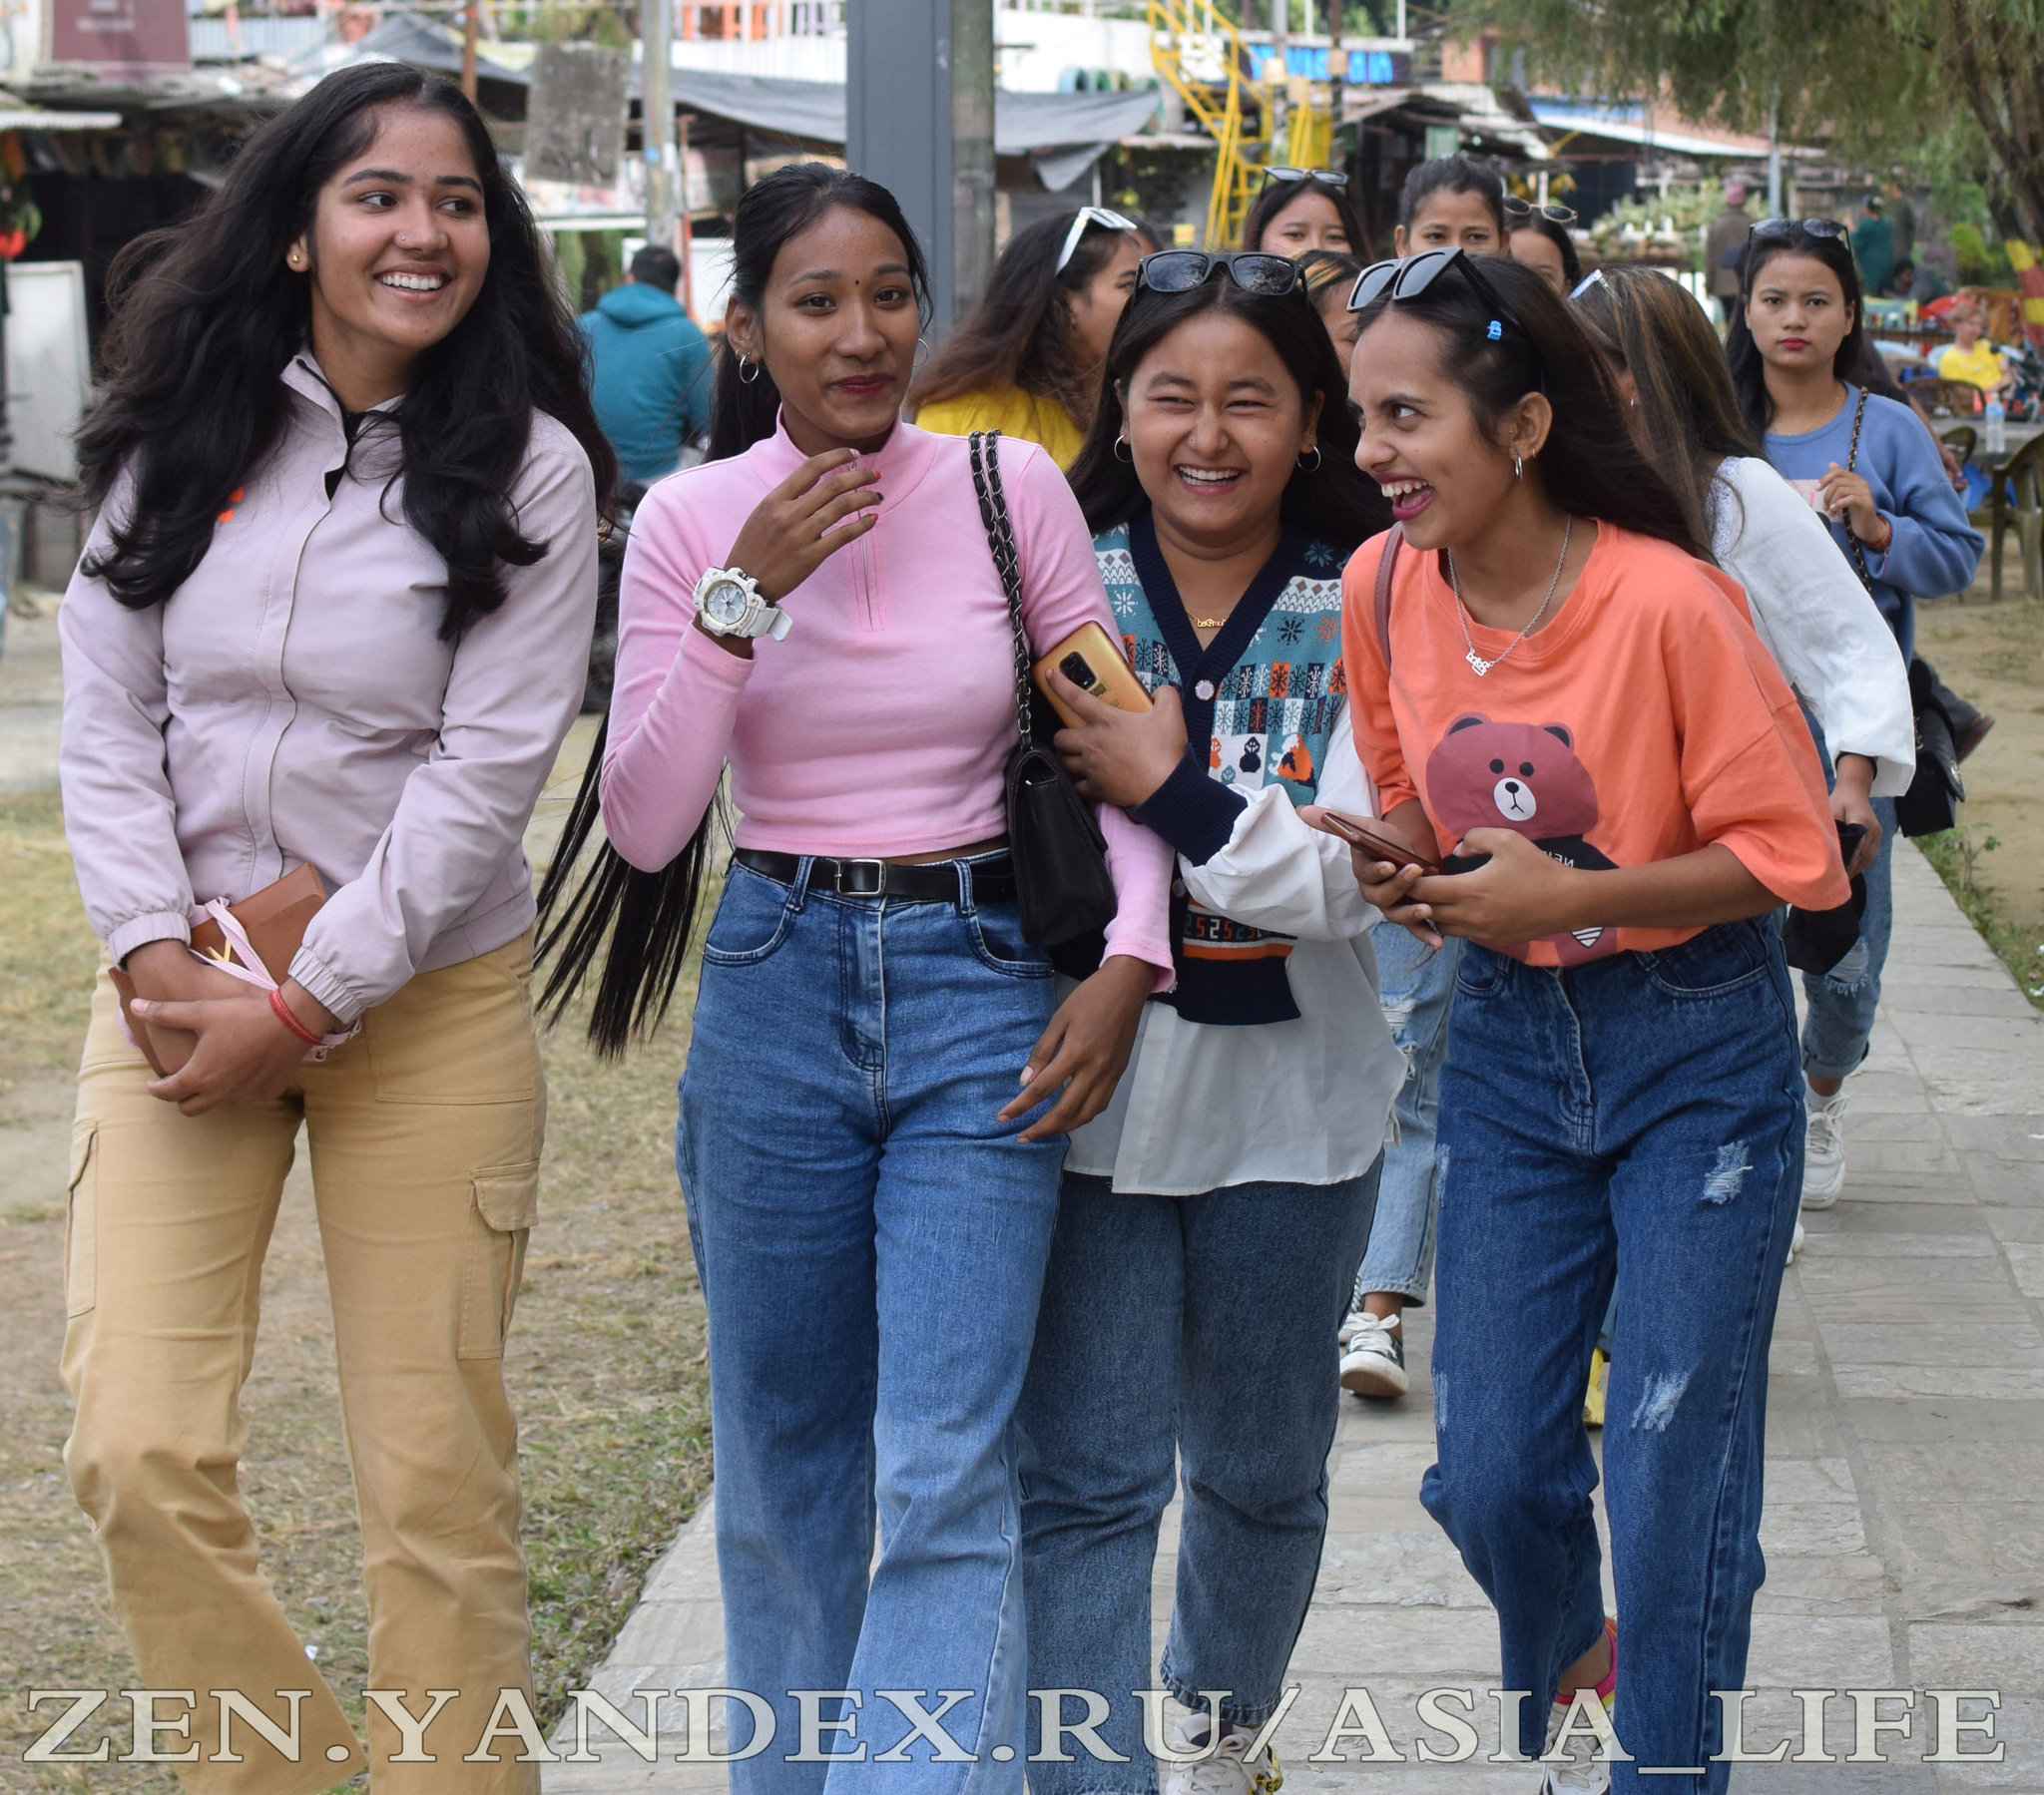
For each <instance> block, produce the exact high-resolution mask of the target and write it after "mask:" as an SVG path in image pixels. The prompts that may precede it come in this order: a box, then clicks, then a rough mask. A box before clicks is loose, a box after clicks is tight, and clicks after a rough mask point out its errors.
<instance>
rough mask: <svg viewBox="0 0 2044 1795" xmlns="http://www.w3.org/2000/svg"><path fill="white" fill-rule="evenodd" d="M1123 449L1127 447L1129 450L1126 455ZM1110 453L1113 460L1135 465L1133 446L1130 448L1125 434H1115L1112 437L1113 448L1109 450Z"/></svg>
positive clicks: (1131, 465)
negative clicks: (1114, 436) (1115, 435)
mask: <svg viewBox="0 0 2044 1795" xmlns="http://www.w3.org/2000/svg"><path fill="white" fill-rule="evenodd" d="M1124 449H1128V451H1129V452H1128V453H1127V454H1126V455H1124V454H1123V453H1122V451H1123V450H1124ZM1110 453H1111V454H1112V455H1113V456H1114V458H1115V460H1117V461H1119V462H1123V463H1126V464H1127V465H1128V466H1130V467H1134V466H1135V465H1136V451H1135V450H1134V449H1133V448H1130V446H1129V439H1128V438H1127V437H1125V436H1117V437H1116V438H1115V439H1114V448H1113V449H1112V450H1111V451H1110Z"/></svg>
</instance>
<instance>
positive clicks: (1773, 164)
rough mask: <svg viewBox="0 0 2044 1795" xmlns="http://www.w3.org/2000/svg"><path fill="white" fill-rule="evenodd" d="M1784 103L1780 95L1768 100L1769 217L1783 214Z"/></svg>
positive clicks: (1774, 217) (1773, 217)
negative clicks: (1782, 115) (1782, 116)
mask: <svg viewBox="0 0 2044 1795" xmlns="http://www.w3.org/2000/svg"><path fill="white" fill-rule="evenodd" d="M1781 114H1782V103H1781V98H1780V96H1779V95H1776V96H1773V97H1771V98H1770V99H1769V101H1768V217H1769V218H1771V219H1779V218H1780V217H1781V216H1782V118H1781Z"/></svg>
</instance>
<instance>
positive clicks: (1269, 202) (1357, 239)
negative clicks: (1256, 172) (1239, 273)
mask: <svg viewBox="0 0 2044 1795" xmlns="http://www.w3.org/2000/svg"><path fill="white" fill-rule="evenodd" d="M1300 194H1318V195H1319V196H1320V198H1321V199H1323V200H1327V201H1330V202H1332V204H1333V207H1334V214H1335V216H1336V217H1337V218H1338V219H1340V221H1341V228H1342V229H1343V230H1344V231H1345V232H1347V235H1348V246H1349V248H1350V249H1352V250H1353V251H1354V252H1355V253H1356V254H1357V255H1365V254H1367V253H1368V252H1369V238H1368V237H1367V236H1366V235H1365V234H1364V233H1363V228H1362V221H1361V220H1360V219H1358V218H1357V217H1356V216H1355V208H1354V207H1353V206H1352V205H1350V204H1349V200H1348V193H1347V190H1346V189H1345V188H1338V187H1329V186H1328V185H1327V183H1326V182H1324V181H1315V180H1313V179H1312V178H1311V177H1310V176H1308V177H1307V178H1306V179H1305V180H1303V181H1274V182H1272V183H1271V185H1270V186H1269V187H1267V188H1265V189H1264V191H1263V192H1262V193H1261V194H1259V195H1258V196H1257V203H1256V205H1254V206H1252V207H1251V208H1250V216H1249V217H1248V218H1247V219H1245V220H1244V221H1243V225H1242V246H1243V247H1244V248H1245V249H1261V248H1262V247H1263V246H1264V232H1265V231H1266V230H1268V229H1269V228H1270V227H1271V221H1272V220H1273V219H1275V218H1276V217H1277V216H1278V214H1279V213H1280V212H1282V211H1283V210H1284V209H1285V208H1286V207H1287V206H1289V205H1290V204H1291V203H1292V201H1294V200H1296V199H1297V198H1298V197H1299V195H1300Z"/></svg>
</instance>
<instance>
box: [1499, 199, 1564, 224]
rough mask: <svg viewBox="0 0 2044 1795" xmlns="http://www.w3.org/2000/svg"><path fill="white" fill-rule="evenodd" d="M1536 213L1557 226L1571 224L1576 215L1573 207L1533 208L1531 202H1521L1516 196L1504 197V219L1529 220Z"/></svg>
mask: <svg viewBox="0 0 2044 1795" xmlns="http://www.w3.org/2000/svg"><path fill="white" fill-rule="evenodd" d="M1536 212H1537V213H1538V214H1539V215H1540V216H1541V217H1542V218H1543V219H1551V220H1552V221H1553V222H1554V223H1555V224H1574V223H1575V222H1576V213H1575V209H1574V208H1573V207H1570V206H1535V205H1534V204H1533V202H1532V201H1531V200H1522V199H1520V198H1519V196H1518V195H1517V194H1507V195H1505V217H1506V218H1508V219H1530V218H1531V217H1532V216H1533V215H1534V214H1535V213H1536Z"/></svg>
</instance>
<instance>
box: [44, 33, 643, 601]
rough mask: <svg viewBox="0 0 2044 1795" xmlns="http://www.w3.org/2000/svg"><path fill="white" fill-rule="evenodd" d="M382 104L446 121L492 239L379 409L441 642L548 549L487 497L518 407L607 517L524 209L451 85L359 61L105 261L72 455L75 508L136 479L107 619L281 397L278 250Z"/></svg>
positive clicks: (572, 354) (560, 329) (294, 305)
mask: <svg viewBox="0 0 2044 1795" xmlns="http://www.w3.org/2000/svg"><path fill="white" fill-rule="evenodd" d="M399 107H411V108H415V109H418V110H420V111H425V112H437V113H441V114H444V115H445V116H446V117H447V118H449V119H452V120H453V121H454V123H455V124H456V125H457V126H458V127H459V128H460V131H461V134H462V137H463V140H464V141H465V142H466V144H467V146H468V151H469V155H470V157H471V158H472V159H473V161H474V163H475V170H476V176H477V179H478V180H479V181H480V182H481V183H482V191H483V218H484V222H485V223H486V224H487V225H488V227H489V233H490V265H489V271H488V272H487V274H486V275H485V276H484V278H483V282H482V286H481V289H480V290H479V291H478V292H477V294H476V298H475V303H474V304H473V305H472V306H470V308H469V310H468V314H467V315H466V316H465V317H464V318H463V319H462V320H461V322H460V323H458V324H457V325H455V327H454V328H453V330H451V331H450V332H449V333H448V334H447V336H446V337H445V338H444V339H442V340H441V341H440V342H438V343H435V344H434V345H433V346H432V347H431V348H430V349H428V350H426V351H425V353H424V354H422V355H421V356H420V357H419V359H418V363H417V367H416V369H415V371H414V373H413V375H412V381H411V385H410V387H409V389H408V390H407V391H406V393H405V396H404V399H403V402H402V404H401V405H400V406H399V408H398V412H397V425H398V436H399V439H400V441H401V444H402V462H401V477H402V480H403V487H404V517H405V521H406V522H407V523H409V524H410V525H411V527H412V528H413V529H414V530H416V531H417V532H418V533H419V535H420V536H422V537H424V538H425V540H426V541H427V542H428V543H430V544H431V545H432V546H433V548H434V550H435V551H436V552H437V553H438V554H439V555H440V557H441V558H442V559H443V560H444V561H445V562H446V564H447V585H446V599H445V605H444V608H443V610H442V613H441V618H440V635H441V637H442V638H443V639H444V640H447V641H453V640H454V639H456V638H458V637H459V636H460V634H461V632H462V629H463V628H464V627H465V626H466V625H467V624H468V623H469V622H470V620H472V619H474V618H477V617H482V616H486V615H488V614H489V613H490V612H493V611H495V610H496V609H497V608H498V607H499V606H500V605H502V604H503V602H504V582H503V576H502V570H503V568H505V567H506V566H510V567H530V566H532V565H533V564H534V563H535V562H537V561H538V560H539V559H540V557H541V556H542V555H544V554H545V553H546V549H545V545H544V544H541V543H534V542H528V541H527V540H526V539H525V537H524V536H523V535H521V534H520V532H519V528H518V517H517V514H516V512H515V511H514V510H513V509H512V506H511V504H510V501H509V498H508V497H507V494H508V493H509V492H510V489H511V487H512V485H513V484H514V482H515V480H516V478H517V475H518V470H519V467H520V466H521V464H522V463H523V462H524V459H525V451H526V444H527V439H528V437H529V436H530V434H531V427H532V413H533V412H534V411H535V410H537V411H543V412H545V413H547V414H548V415H549V416H550V417H554V418H557V419H558V420H559V421H560V422H561V423H562V424H564V425H565V426H566V427H567V428H568V430H569V431H570V433H571V434H573V435H574V437H575V438H576V440H577V441H578V442H580V443H581V445H582V447H583V450H584V452H585V453H586V454H587V455H588V457H589V462H590V467H591V469H592V470H593V472H594V474H595V477H596V491H597V499H598V505H599V508H600V510H601V511H602V512H604V513H605V514H608V512H609V509H610V501H611V491H612V488H613V486H614V485H615V484H616V479H617V457H616V456H615V455H614V454H613V453H612V451H611V448H610V445H609V444H608V443H607V442H606V441H605V440H604V436H603V432H602V430H601V429H599V428H598V426H597V422H596V414H595V412H594V411H593V410H592V409H591V407H590V402H589V393H588V388H587V386H586V384H585V382H584V376H583V361H582V340H581V338H580V336H579V335H578V334H577V333H576V330H575V323H574V319H573V318H572V317H571V316H570V315H569V313H568V310H567V306H566V304H565V302H564V301H563V299H562V298H561V296H560V294H559V292H558V290H557V289H556V286H555V283H554V281H553V279H552V277H551V274H550V272H549V269H548V263H547V259H546V255H545V252H544V251H543V249H542V248H541V246H540V240H539V232H538V230H537V229H536V228H535V227H534V225H533V222H532V215H531V214H530V213H529V212H528V211H527V210H526V205H525V200H524V197H523V196H522V195H521V194H520V192H519V190H518V188H517V186H516V185H515V184H514V183H513V182H512V181H511V180H510V179H509V178H508V177H507V176H506V175H505V173H504V171H503V167H502V165H501V164H500V163H499V162H498V160H497V152H496V148H495V146H494V145H493V144H492V143H491V142H490V134H489V132H488V130H487V129H486V128H485V126H484V124H483V121H482V118H481V116H480V115H479V114H478V113H477V112H476V110H475V108H474V107H473V106H471V105H470V104H469V103H468V101H467V100H465V99H464V98H463V97H462V94H461V90H460V89H459V88H457V87H454V86H452V85H451V84H450V83H448V82H446V81H443V80H441V79H440V78H439V77H438V76H435V75H428V74H423V73H421V72H419V71H417V70H415V69H408V68H405V67H403V66H401V65H399V64H395V63H372V64H369V65H366V66H364V67H361V68H353V69H343V70H340V71H338V72H336V73H334V74H332V75H329V76H327V77H326V79H325V80H323V81H322V82H320V83H319V85H318V86H317V87H315V88H313V89H312V91H311V92H310V93H309V94H307V95H306V96H305V97H304V98H303V99H302V100H300V101H299V102H298V103H297V104H296V105H295V106H293V107H291V108H290V110H289V111H287V112H284V113H280V114H278V115H277V116H276V117H275V118H273V119H271V120H269V121H268V122H267V123H266V124H263V125H261V126H258V127H257V128H256V131H255V132H253V133H252V134H251V135H250V138H249V141H248V142H247V143H246V144H245V145H244V146H243V148H242V151H241V154H240V155H238V156H237V157H236V158H235V159H234V161H233V162H232V163H230V164H229V165H228V171H227V175H226V178H225V179H224V180H223V181H222V183H221V185H220V186H219V187H218V188H216V189H215V190H214V191H213V193H212V194H210V195H209V196H208V197H207V198H206V199H205V200H204V201H203V202H202V203H201V205H200V207H199V209H198V211H197V212H195V213H194V214H193V215H192V217H191V218H189V219H188V220H186V221H185V222H184V223H182V224H176V225H173V226H172V227H170V228H169V229H166V230H157V231H152V232H150V233H149V234H148V235H146V236H141V237H138V238H136V240H135V241H134V242H132V243H130V244H129V245H128V247H127V248H126V249H124V250H123V251H122V253H121V254H120V255H119V256H118V257H117V258H116V260H115V263H114V266H113V268H112V270H111V271H110V273H109V278H108V287H109V290H110V292H111V293H112V294H113V298H114V310H113V320H112V324H111V326H110V328H109V330H108V333H107V338H106V344H105V359H106V365H107V370H108V373H107V383H106V396H105V397H104V398H103V399H102V400H101V401H100V403H99V404H98V405H97V406H96V407H95V408H94V409H93V411H92V413H91V415H90V416H89V417H87V419H86V421H85V424H84V426H83V427H82V428H81V429H80V431H79V433H78V458H79V471H80V482H81V484H82V486H83V488H84V493H85V498H86V501H87V503H89V504H93V505H98V504H101V503H104V501H105V500H106V498H107V495H108V493H109V492H110V491H111V490H112V489H113V486H114V484H115V482H116V480H117V479H119V478H120V477H121V475H122V474H123V473H124V471H125V472H126V473H127V474H128V475H129V476H130V477H131V478H132V480H133V482H134V487H133V497H132V502H131V503H130V504H129V505H128V506H127V508H126V514H125V516H124V517H123V518H122V519H121V520H120V521H118V522H117V523H116V524H115V526H114V528H113V531H112V539H111V541H110V542H109V543H108V545H107V546H106V547H105V548H103V549H101V550H98V551H96V552H95V553H94V555H93V556H92V558H91V560H90V561H89V562H88V564H87V570H86V571H87V572H89V573H91V574H93V575H95V576H97V577H98V578H100V579H103V580H105V581H106V583H107V587H108V590H109V591H111V592H112V593H113V595H114V597H115V598H116V599H118V600H119V601H120V602H121V603H122V604H124V605H127V606H130V607H132V608H133V609H135V610H138V611H140V610H144V609H146V608H147V607H149V606H151V605H155V604H159V603H161V602H162V601H163V600H166V599H168V598H170V596H171V595H172V594H173V593H175V592H176V591H177V590H178V588H179V587H180V586H182V585H184V583H185V582H186V581H187V580H189V579H190V578H191V577H192V574H193V571H194V570H195V569H196V568H197V567H198V566H199V564H200V562H201V561H202V560H204V559H205V557H206V553H207V551H208V550H209V549H210V548H211V547H212V546H213V530H214V524H215V521H216V519H217V517H218V515H219V514H220V512H222V511H223V510H224V509H226V508H227V504H228V496H229V494H230V493H232V492H233V491H234V490H235V489H236V488H237V487H239V486H242V485H243V484H245V483H246V482H247V480H248V478H249V476H250V475H251V474H252V473H253V472H254V471H255V469H256V466H257V464H258V463H260V462H261V460H262V459H263V457H264V456H265V455H267V454H268V453H269V452H270V451H271V450H272V449H273V448H274V447H275V446H276V443H277V440H278V438H279V437H280V435H281V434H282V431H283V428H284V421H285V418H286V416H287V408H288V404H289V399H288V396H287V393H286V389H285V388H284V385H283V383H282V381H281V380H280V379H279V378H278V376H279V375H280V374H281V373H282V372H283V369H284V367H285V365H286V364H287V363H288V362H289V361H290V359H291V357H292V356H293V355H295V354H297V353H298V352H299V350H300V349H301V348H303V347H304V344H305V341H306V336H307V333H308V331H309V329H310V321H311V298H310V294H309V290H308V282H307V280H306V278H305V276H303V275H301V274H295V273H292V272H291V271H290V270H289V269H288V268H287V267H286V266H285V265H284V251H285V249H286V247H287V246H288V245H289V244H290V243H291V242H292V240H293V239H294V238H296V237H298V236H299V235H301V234H303V233H304V232H306V231H307V230H308V229H309V228H310V226H311V223H312V218H313V213H314V210H315V208H316V207H317V205H318V200H319V193H320V190H321V189H322V188H323V187H324V186H325V185H326V183H327V182H328V181H329V180H330V179H331V178H332V177H333V176H334V174H335V173H336V172H337V171H338V170H340V169H341V168H342V167H344V166H345V165H346V164H347V163H348V162H349V161H351V160H352V159H353V158H355V157H357V156H359V155H361V154H362V153H363V151H365V150H366V149H367V148H368V147H369V145H370V144H371V143H372V142H373V141H374V139H375V136H376V132H377V131H378V129H379V128H380V125H379V114H380V113H381V112H383V111H385V110H388V109H393V108H399Z"/></svg>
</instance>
